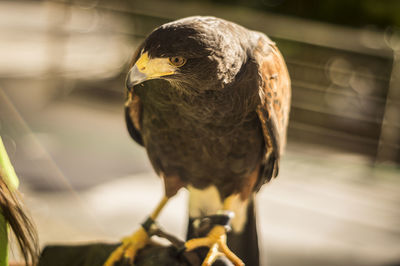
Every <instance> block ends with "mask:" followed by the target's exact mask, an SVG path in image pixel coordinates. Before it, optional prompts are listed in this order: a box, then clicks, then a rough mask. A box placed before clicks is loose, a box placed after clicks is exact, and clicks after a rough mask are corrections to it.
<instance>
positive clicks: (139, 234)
mask: <svg viewBox="0 0 400 266" xmlns="http://www.w3.org/2000/svg"><path fill="white" fill-rule="evenodd" d="M168 200H169V197H167V196H164V197H163V198H162V200H161V201H160V203H159V204H158V205H157V207H156V208H155V210H154V211H153V212H152V213H151V214H150V216H149V217H148V218H147V219H146V221H145V222H144V223H142V225H141V227H140V228H139V229H138V230H137V231H136V232H134V233H133V234H132V235H131V236H128V237H125V238H124V239H123V240H122V245H121V246H119V247H118V248H117V249H116V250H114V251H113V253H112V254H111V255H110V256H109V257H108V259H107V261H106V262H105V263H104V266H112V265H114V263H116V262H118V261H120V260H121V259H123V260H128V261H129V262H130V263H133V261H134V259H135V256H136V253H137V252H138V250H140V249H142V248H144V247H145V246H146V245H147V243H148V242H149V240H150V237H151V235H150V233H149V231H150V229H151V226H152V225H153V224H154V222H155V220H156V219H157V217H158V216H159V214H160V212H161V210H162V209H163V208H164V206H165V204H167V202H168Z"/></svg>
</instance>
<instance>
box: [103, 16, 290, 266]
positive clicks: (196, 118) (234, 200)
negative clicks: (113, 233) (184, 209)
mask: <svg viewBox="0 0 400 266" xmlns="http://www.w3.org/2000/svg"><path fill="white" fill-rule="evenodd" d="M126 88H127V100H126V105H125V118H126V124H127V127H128V131H129V133H130V136H131V137H132V138H133V139H134V140H135V141H136V142H137V143H139V144H140V145H142V146H144V148H145V149H146V151H147V154H148V157H149V159H150V161H151V163H152V165H153V168H154V170H155V171H156V173H157V174H158V175H159V176H160V177H161V178H162V179H163V181H164V187H165V195H164V197H163V198H162V200H161V202H160V203H159V205H158V206H157V207H156V209H155V210H154V211H153V212H152V213H151V214H150V216H149V218H148V219H147V220H146V222H145V223H144V224H143V225H142V227H141V228H140V229H139V230H138V231H137V232H135V233H134V234H133V235H132V236H130V237H128V238H126V239H125V240H124V241H123V244H122V245H121V246H120V247H119V248H117V249H116V250H115V251H114V252H113V254H112V255H111V256H110V257H109V259H108V260H107V262H106V264H105V265H113V264H114V262H116V261H118V260H119V259H120V258H121V257H125V258H128V259H130V260H131V261H133V259H134V257H135V254H136V252H137V251H138V250H139V249H141V248H142V247H144V246H145V245H146V243H147V242H148V240H149V238H150V236H149V233H148V231H149V228H150V227H151V224H152V223H153V222H154V220H156V218H157V216H158V215H159V213H160V211H161V210H162V208H163V207H164V206H165V204H166V203H167V201H168V199H169V198H171V197H173V196H174V195H175V194H176V193H177V191H178V190H179V189H181V188H183V187H185V188H187V189H188V191H189V195H190V196H189V230H188V239H189V240H188V241H187V242H186V244H185V248H186V250H188V251H190V250H194V249H196V248H199V247H208V248H209V252H208V253H207V255H206V257H205V259H204V262H203V265H212V263H213V262H214V261H215V260H216V258H217V257H218V256H219V255H220V254H221V253H224V254H225V256H226V257H227V258H228V259H230V260H231V261H232V262H233V263H234V264H235V265H244V263H245V264H247V265H251V266H255V265H259V258H258V240H257V231H256V219H255V207H254V206H255V205H254V204H255V194H256V192H258V191H259V189H260V187H261V186H262V185H263V184H265V183H266V182H268V181H270V180H271V178H274V177H276V176H277V175H278V170H279V160H280V157H281V155H282V152H283V150H284V147H285V143H286V131H287V125H288V117H289V110H290V99H291V85H290V78H289V74H288V71H287V68H286V64H285V62H284V59H283V57H282V55H281V53H280V52H279V50H278V48H277V47H276V45H275V43H274V42H272V41H271V40H270V39H269V38H268V37H267V36H266V35H265V34H263V33H260V32H256V31H251V30H248V29H246V28H244V27H242V26H240V25H237V24H235V23H232V22H229V21H226V20H223V19H219V18H215V17H201V16H195V17H188V18H184V19H180V20H177V21H174V22H171V23H167V24H164V25H162V26H160V27H158V28H156V29H155V30H154V31H153V32H152V33H150V35H149V36H148V37H147V38H146V39H145V40H144V42H143V43H142V44H141V45H140V46H139V47H138V49H137V51H136V52H135V54H134V56H133V59H132V63H131V66H130V69H129V73H128V75H127V79H126ZM204 217H209V218H210V217H211V218H213V219H212V221H214V224H213V226H212V229H211V230H210V231H209V232H208V233H207V234H206V235H205V236H202V237H198V236H197V235H196V228H197V227H198V224H199V223H198V222H196V221H199V219H200V220H201V219H202V218H204ZM228 226H230V227H231V228H232V230H231V231H230V232H229V233H228V232H227V228H228ZM228 246H229V247H230V248H231V249H232V251H231V249H230V248H228ZM239 257H240V258H241V259H239Z"/></svg>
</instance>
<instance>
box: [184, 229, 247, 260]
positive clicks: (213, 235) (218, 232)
mask: <svg viewBox="0 0 400 266" xmlns="http://www.w3.org/2000/svg"><path fill="white" fill-rule="evenodd" d="M185 247H186V250H187V251H191V250H193V249H196V248H199V247H209V248H210V251H209V252H208V254H207V256H206V258H205V259H204V261H203V264H202V266H211V265H212V264H213V263H214V262H215V260H216V259H217V258H218V257H219V256H221V255H225V256H226V257H227V258H228V259H229V260H230V261H231V262H232V263H233V264H234V265H236V266H243V265H244V263H243V261H242V260H241V259H239V258H238V256H236V255H235V254H234V253H233V252H232V251H231V250H230V249H229V248H228V246H227V245H226V229H225V227H224V226H222V225H216V226H214V228H213V229H211V231H210V232H209V233H208V235H207V236H206V237H202V238H195V239H191V240H189V241H187V242H186V244H185Z"/></svg>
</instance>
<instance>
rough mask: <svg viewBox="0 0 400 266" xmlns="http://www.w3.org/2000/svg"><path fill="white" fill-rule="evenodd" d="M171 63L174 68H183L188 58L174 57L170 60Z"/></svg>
mask: <svg viewBox="0 0 400 266" xmlns="http://www.w3.org/2000/svg"><path fill="white" fill-rule="evenodd" d="M169 62H170V63H171V65H173V66H176V67H181V66H183V65H184V64H185V63H186V58H183V57H182V56H173V57H170V58H169Z"/></svg>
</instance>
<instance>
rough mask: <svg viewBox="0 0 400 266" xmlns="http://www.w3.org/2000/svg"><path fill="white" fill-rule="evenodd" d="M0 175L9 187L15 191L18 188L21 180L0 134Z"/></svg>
mask: <svg viewBox="0 0 400 266" xmlns="http://www.w3.org/2000/svg"><path fill="white" fill-rule="evenodd" d="M0 176H1V178H3V179H4V182H5V183H6V185H7V187H8V189H9V190H11V191H15V190H16V189H17V188H18V185H19V180H18V177H17V174H16V173H15V171H14V167H13V166H12V164H11V162H10V158H8V154H7V151H6V148H5V147H4V144H3V141H2V139H1V136H0Z"/></svg>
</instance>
